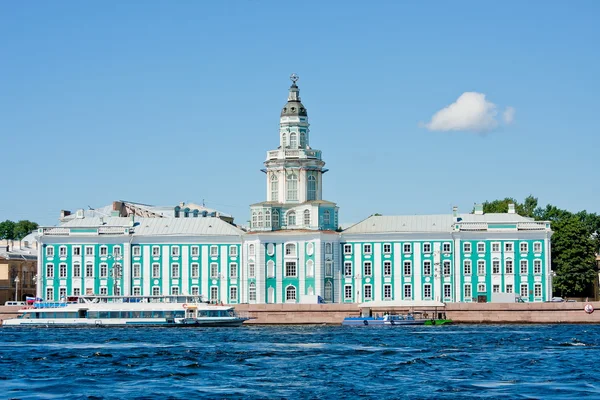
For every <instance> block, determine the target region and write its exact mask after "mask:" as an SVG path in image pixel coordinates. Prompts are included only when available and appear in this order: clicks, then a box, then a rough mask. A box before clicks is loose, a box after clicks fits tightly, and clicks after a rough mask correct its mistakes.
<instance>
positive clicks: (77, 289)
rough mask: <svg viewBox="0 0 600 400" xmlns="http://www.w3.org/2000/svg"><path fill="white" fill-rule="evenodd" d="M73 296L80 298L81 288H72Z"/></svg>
mask: <svg viewBox="0 0 600 400" xmlns="http://www.w3.org/2000/svg"><path fill="white" fill-rule="evenodd" d="M73 296H81V288H78V287H76V288H73Z"/></svg>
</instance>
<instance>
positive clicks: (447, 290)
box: [444, 283, 452, 299]
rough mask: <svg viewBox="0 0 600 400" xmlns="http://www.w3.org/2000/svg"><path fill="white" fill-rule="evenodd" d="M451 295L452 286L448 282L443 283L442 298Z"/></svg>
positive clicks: (447, 297)
mask: <svg viewBox="0 0 600 400" xmlns="http://www.w3.org/2000/svg"><path fill="white" fill-rule="evenodd" d="M451 297H452V286H451V285H450V284H449V283H444V299H449V298H451Z"/></svg>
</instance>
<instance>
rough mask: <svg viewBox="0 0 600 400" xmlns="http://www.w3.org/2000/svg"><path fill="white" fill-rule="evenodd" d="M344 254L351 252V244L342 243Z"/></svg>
mask: <svg viewBox="0 0 600 400" xmlns="http://www.w3.org/2000/svg"><path fill="white" fill-rule="evenodd" d="M344 254H352V245H351V244H345V245H344Z"/></svg>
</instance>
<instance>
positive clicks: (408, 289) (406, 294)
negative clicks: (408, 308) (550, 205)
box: [404, 285, 412, 299]
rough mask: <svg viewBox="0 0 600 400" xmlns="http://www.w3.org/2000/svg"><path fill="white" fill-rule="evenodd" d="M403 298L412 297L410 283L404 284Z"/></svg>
mask: <svg viewBox="0 0 600 400" xmlns="http://www.w3.org/2000/svg"><path fill="white" fill-rule="evenodd" d="M404 298H405V299H412V286H411V285H404Z"/></svg>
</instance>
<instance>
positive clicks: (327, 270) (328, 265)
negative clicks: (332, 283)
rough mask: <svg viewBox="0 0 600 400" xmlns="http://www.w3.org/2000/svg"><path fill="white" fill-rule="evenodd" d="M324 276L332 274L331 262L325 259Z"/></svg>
mask: <svg viewBox="0 0 600 400" xmlns="http://www.w3.org/2000/svg"><path fill="white" fill-rule="evenodd" d="M325 276H333V263H332V262H331V261H325Z"/></svg>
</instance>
